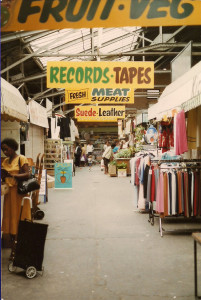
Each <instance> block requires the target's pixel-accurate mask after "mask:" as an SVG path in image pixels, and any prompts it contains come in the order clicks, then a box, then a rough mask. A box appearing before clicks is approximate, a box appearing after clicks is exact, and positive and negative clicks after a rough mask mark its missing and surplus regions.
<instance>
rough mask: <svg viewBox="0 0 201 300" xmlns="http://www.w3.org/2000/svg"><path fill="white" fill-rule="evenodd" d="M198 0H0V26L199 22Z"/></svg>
mask: <svg viewBox="0 0 201 300" xmlns="http://www.w3.org/2000/svg"><path fill="white" fill-rule="evenodd" d="M200 11H201V1H200V0H193V1H192V0H2V1H1V15H2V16H1V30H2V31H16V30H37V29H40V30H41V29H62V28H93V27H123V26H145V27H146V26H181V25H201V18H200Z"/></svg>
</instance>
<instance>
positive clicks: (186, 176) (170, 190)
mask: <svg viewBox="0 0 201 300" xmlns="http://www.w3.org/2000/svg"><path fill="white" fill-rule="evenodd" d="M152 180H154V179H153V178H152ZM200 180H201V178H200V170H196V171H193V170H191V169H190V168H188V170H187V171H183V170H176V169H174V167H173V168H172V170H160V173H159V177H158V181H157V190H156V211H157V212H158V213H160V214H163V215H164V217H166V216H174V215H181V214H183V215H184V216H185V217H191V216H201V191H200V183H201V182H200Z"/></svg>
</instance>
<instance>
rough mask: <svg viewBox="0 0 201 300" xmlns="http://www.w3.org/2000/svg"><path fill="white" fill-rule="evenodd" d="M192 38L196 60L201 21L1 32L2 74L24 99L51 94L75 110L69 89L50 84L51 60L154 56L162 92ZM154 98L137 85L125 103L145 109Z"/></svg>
mask: <svg viewBox="0 0 201 300" xmlns="http://www.w3.org/2000/svg"><path fill="white" fill-rule="evenodd" d="M190 41H192V66H193V65H195V64H196V63H197V62H199V61H200V60H201V26H182V27H143V28H141V27H121V28H94V29H63V30H41V31H28V32H25V31H19V32H9V33H8V32H6V33H5V32H2V33H1V73H2V74H1V76H2V77H3V78H4V79H6V80H7V81H9V82H10V83H11V84H13V85H14V86H15V87H17V88H18V89H19V90H20V92H21V93H22V95H23V97H24V99H25V100H29V99H34V100H36V101H38V102H39V103H41V104H42V105H45V101H43V100H44V99H45V98H48V99H49V100H50V101H52V102H53V105H54V111H57V110H60V109H62V111H63V112H64V114H66V113H69V112H70V115H71V116H73V105H64V101H65V99H64V94H65V91H64V90H63V89H47V87H46V64H47V61H58V60H67V61H96V60H98V61H108V60H110V61H111V60H115V61H154V65H155V75H154V77H155V78H154V81H155V89H158V90H159V95H160V94H161V93H162V91H163V90H164V88H165V87H166V86H167V85H168V84H170V83H171V68H170V63H171V61H172V60H173V59H174V58H175V57H176V55H177V54H178V53H179V52H180V51H182V50H183V49H184V47H185V46H186V45H187V44H188V43H189V42H190ZM156 101H157V100H156V99H147V91H146V90H136V91H135V104H133V105H129V106H127V108H126V110H127V114H132V113H135V112H136V111H143V110H145V109H147V108H148V106H149V104H152V103H155V102H156ZM110 125H111V124H110ZM82 126H83V124H82Z"/></svg>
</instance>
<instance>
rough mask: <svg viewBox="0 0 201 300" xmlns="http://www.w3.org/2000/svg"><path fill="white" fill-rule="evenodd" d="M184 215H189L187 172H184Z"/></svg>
mask: <svg viewBox="0 0 201 300" xmlns="http://www.w3.org/2000/svg"><path fill="white" fill-rule="evenodd" d="M184 215H185V216H186V217H189V207H188V173H187V172H184Z"/></svg>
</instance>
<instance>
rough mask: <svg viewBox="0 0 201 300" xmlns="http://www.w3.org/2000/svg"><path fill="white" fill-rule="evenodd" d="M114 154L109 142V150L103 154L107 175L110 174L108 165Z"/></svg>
mask: <svg viewBox="0 0 201 300" xmlns="http://www.w3.org/2000/svg"><path fill="white" fill-rule="evenodd" d="M112 155H113V152H112V147H111V145H110V142H109V141H107V148H106V149H105V151H104V152H103V155H102V158H103V160H104V165H105V174H108V164H109V161H110V159H111V158H112Z"/></svg>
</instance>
